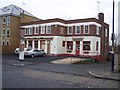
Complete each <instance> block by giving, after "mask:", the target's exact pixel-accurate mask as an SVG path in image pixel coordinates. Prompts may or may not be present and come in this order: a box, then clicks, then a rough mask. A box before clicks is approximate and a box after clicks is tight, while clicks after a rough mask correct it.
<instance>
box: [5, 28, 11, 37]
mask: <svg viewBox="0 0 120 90" xmlns="http://www.w3.org/2000/svg"><path fill="white" fill-rule="evenodd" d="M9 36H10V28H7V30H6V37H9Z"/></svg>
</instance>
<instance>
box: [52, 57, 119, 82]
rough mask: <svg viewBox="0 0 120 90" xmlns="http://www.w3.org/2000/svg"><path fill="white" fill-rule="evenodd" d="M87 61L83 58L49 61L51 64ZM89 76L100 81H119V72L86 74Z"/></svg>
mask: <svg viewBox="0 0 120 90" xmlns="http://www.w3.org/2000/svg"><path fill="white" fill-rule="evenodd" d="M86 60H87V59H85V58H72V57H70V58H64V59H59V60H55V61H51V63H53V64H74V63H79V62H80V61H86ZM88 73H89V74H90V75H92V76H94V77H97V78H101V79H109V80H117V81H120V72H110V71H106V70H104V71H101V70H99V71H94V70H93V71H89V72H88Z"/></svg>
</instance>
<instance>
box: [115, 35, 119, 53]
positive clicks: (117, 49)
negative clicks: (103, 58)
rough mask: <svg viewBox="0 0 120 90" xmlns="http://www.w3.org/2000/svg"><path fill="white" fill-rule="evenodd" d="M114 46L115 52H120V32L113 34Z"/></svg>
mask: <svg viewBox="0 0 120 90" xmlns="http://www.w3.org/2000/svg"><path fill="white" fill-rule="evenodd" d="M114 47H115V52H120V33H118V34H116V35H115V39H114Z"/></svg>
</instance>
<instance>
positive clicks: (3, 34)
mask: <svg viewBox="0 0 120 90" xmlns="http://www.w3.org/2000/svg"><path fill="white" fill-rule="evenodd" d="M3 31H4V33H3ZM5 34H6V31H5V28H3V30H2V36H5Z"/></svg>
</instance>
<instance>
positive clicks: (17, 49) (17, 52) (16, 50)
mask: <svg viewBox="0 0 120 90" xmlns="http://www.w3.org/2000/svg"><path fill="white" fill-rule="evenodd" d="M26 50H27V48H24V51H26ZM15 54H16V55H17V56H19V48H16V49H15Z"/></svg>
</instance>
